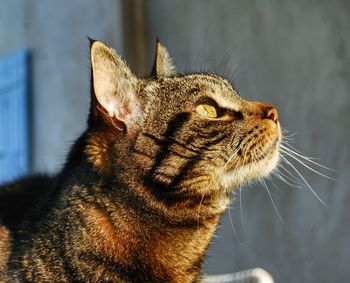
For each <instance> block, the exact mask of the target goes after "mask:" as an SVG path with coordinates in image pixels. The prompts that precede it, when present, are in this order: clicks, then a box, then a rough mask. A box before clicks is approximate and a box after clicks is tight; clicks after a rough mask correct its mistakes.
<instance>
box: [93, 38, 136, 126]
mask: <svg viewBox="0 0 350 283" xmlns="http://www.w3.org/2000/svg"><path fill="white" fill-rule="evenodd" d="M91 64H92V89H91V91H92V92H93V94H94V97H95V98H96V99H97V102H98V103H95V104H96V105H95V106H96V107H94V108H98V109H92V110H94V111H95V112H97V115H104V116H106V118H108V119H110V120H113V121H116V122H117V123H116V124H119V125H120V124H121V125H123V124H124V126H125V127H126V128H128V127H132V126H133V125H134V123H135V121H137V119H140V116H141V107H140V103H139V101H138V98H137V95H136V85H137V79H136V77H135V76H134V75H133V74H132V73H131V71H130V69H129V68H128V66H127V65H126V64H125V62H124V61H123V60H122V59H121V58H120V57H119V56H118V55H117V53H116V52H115V51H114V50H113V49H112V48H110V47H109V46H107V45H106V44H104V43H102V42H100V41H93V42H92V43H91ZM101 106H102V109H101Z"/></svg>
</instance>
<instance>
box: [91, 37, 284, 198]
mask: <svg viewBox="0 0 350 283" xmlns="http://www.w3.org/2000/svg"><path fill="white" fill-rule="evenodd" d="M91 64H92V90H91V91H92V106H91V113H90V118H89V127H90V128H91V129H92V134H91V139H90V141H89V143H88V146H87V149H86V152H87V154H88V158H89V160H90V161H91V162H92V163H93V164H94V166H95V167H96V168H97V169H99V170H101V171H105V172H110V173H111V172H113V171H114V170H115V168H114V167H116V166H119V167H120V166H121V167H122V168H123V167H125V168H129V169H128V170H131V169H130V168H133V170H134V171H133V172H138V173H139V176H140V178H143V179H144V181H145V182H148V183H149V184H151V185H152V184H153V185H155V186H157V187H160V188H163V189H164V190H167V189H172V190H174V189H178V190H181V191H186V192H200V193H202V192H203V190H205V191H206V193H208V190H209V191H210V190H212V191H215V190H221V191H223V190H224V191H229V190H232V189H233V188H235V187H237V186H238V185H240V184H241V183H244V182H247V181H250V180H253V179H256V178H260V177H264V176H266V175H268V174H269V173H270V172H271V170H273V169H274V167H275V166H276V164H277V162H278V158H279V157H278V156H279V153H278V152H279V145H280V141H281V130H280V125H279V122H278V114H277V111H276V109H275V108H274V107H273V106H272V105H270V104H266V103H262V102H252V101H247V100H244V99H243V98H241V97H240V96H239V95H238V94H237V92H236V91H235V90H234V89H233V87H232V85H231V84H230V83H229V82H228V81H227V80H225V79H223V78H221V77H219V76H217V75H215V74H208V73H198V74H190V75H183V74H177V73H176V71H175V67H174V65H173V62H172V60H171V58H170V57H169V54H168V52H167V50H166V49H165V48H164V47H163V46H161V45H160V44H159V43H157V51H156V59H155V64H154V69H153V75H152V76H151V77H150V78H148V79H138V78H136V77H135V76H134V75H133V74H132V72H131V71H130V69H129V68H128V67H127V65H126V64H125V62H124V61H123V60H122V59H121V58H120V57H119V56H118V55H117V54H116V53H115V51H114V50H113V49H112V48H110V47H108V46H107V45H105V44H104V43H102V42H99V41H94V42H92V44H91Z"/></svg>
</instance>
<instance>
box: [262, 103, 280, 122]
mask: <svg viewBox="0 0 350 283" xmlns="http://www.w3.org/2000/svg"><path fill="white" fill-rule="evenodd" d="M265 113H266V116H265V118H267V119H271V120H272V121H274V122H276V123H277V121H278V112H277V109H276V108H275V107H273V106H269V107H268V108H267V109H266V110H265Z"/></svg>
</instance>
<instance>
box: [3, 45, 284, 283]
mask: <svg viewBox="0 0 350 283" xmlns="http://www.w3.org/2000/svg"><path fill="white" fill-rule="evenodd" d="M91 50H92V51H91V52H92V54H93V56H92V89H91V94H92V96H91V109H90V116H89V119H88V128H87V130H86V131H85V132H84V133H83V134H82V136H81V137H80V138H79V139H78V140H77V141H76V143H75V144H74V145H73V147H72V149H71V152H70V154H69V156H68V158H67V162H66V164H65V166H64V168H63V169H62V171H61V172H60V173H59V174H58V175H57V176H56V177H52V178H51V177H40V178H43V179H40V178H39V179H36V178H38V177H36V178H32V179H28V180H26V182H24V183H23V182H20V183H16V184H14V185H9V186H5V187H3V188H0V204H1V203H6V205H7V207H9V209H7V210H4V209H3V210H1V207H0V219H1V222H0V251H1V254H0V280H1V278H2V280H4V281H7V282H198V281H200V269H201V263H202V261H203V258H204V255H205V252H206V250H207V247H208V246H209V244H210V241H211V239H212V236H213V233H214V231H215V229H216V227H217V225H218V222H219V219H220V216H221V215H222V213H223V212H224V211H225V208H226V206H227V204H228V202H229V193H230V192H231V191H232V190H233V189H234V188H235V187H237V186H238V185H240V184H242V183H244V182H247V181H250V180H252V179H254V178H257V177H263V176H265V175H267V174H268V173H269V172H270V171H271V170H272V169H273V168H274V167H275V165H276V163H277V161H278V147H279V142H280V139H281V133H280V126H279V123H278V117H277V112H276V110H275V109H274V108H273V107H272V106H271V105H269V104H265V103H260V102H249V101H246V100H244V99H242V98H241V97H240V96H239V95H238V94H237V93H236V91H235V90H234V89H233V87H232V86H231V84H230V83H229V82H228V81H226V80H225V79H223V78H221V77H219V76H217V75H214V74H191V75H182V74H175V73H174V70H175V69H174V66H172V65H166V64H172V63H171V62H172V61H171V60H170V57H169V56H168V53H167V51H166V49H165V48H164V47H161V46H159V45H158V48H157V50H158V52H160V53H161V52H163V54H157V56H160V59H159V60H157V59H156V60H155V62H157V63H156V64H155V68H156V70H154V75H153V77H151V78H149V79H136V78H135V77H134V75H132V74H131V72H130V71H129V70H128V69H127V66H126V64H125V63H124V62H122V61H121V59H120V57H119V56H118V55H116V53H115V52H114V51H113V50H112V49H111V48H110V47H108V46H106V45H104V44H103V43H101V42H97V43H96V42H92V47H91ZM164 52H166V54H165V53H164ZM162 58H163V59H162ZM164 58H167V60H164ZM164 64H165V65H164ZM157 68H159V70H157ZM167 70H171V72H170V71H169V72H168V71H167ZM101 80H102V81H101ZM104 80H107V81H108V83H104ZM96 84H98V87H94V86H95V85H96ZM208 101H209V102H208ZM204 102H205V103H212V104H213V105H214V106H215V107H216V109H217V113H218V115H219V116H218V117H217V118H206V117H202V116H201V115H199V114H198V113H197V112H196V110H195V109H196V106H197V105H198V104H201V103H204ZM135 107H136V108H135ZM18 186H19V187H23V188H21V189H16V188H15V189H13V187H18ZM17 191H18V194H13V192H17ZM14 195H16V197H15V198H14V197H13V196H14ZM25 195H26V196H27V198H26V201H25V205H24V206H23V207H16V205H15V203H16V201H17V200H18V201H23V200H21V197H22V196H25ZM1 276H2V277H1Z"/></svg>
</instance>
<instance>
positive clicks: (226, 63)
mask: <svg viewBox="0 0 350 283" xmlns="http://www.w3.org/2000/svg"><path fill="white" fill-rule="evenodd" d="M147 3H148V14H149V17H148V19H149V23H150V25H149V30H150V33H151V37H152V38H155V37H156V36H158V37H160V39H161V40H162V41H163V42H164V43H165V44H166V45H167V46H168V48H169V50H170V52H171V53H172V54H173V57H174V58H175V62H176V63H177V65H178V66H179V67H180V70H182V71H193V70H197V71H198V69H200V68H202V69H206V70H211V71H213V70H217V71H219V72H221V73H223V74H224V75H226V76H227V77H229V78H231V76H232V75H233V78H234V82H235V86H236V87H237V88H238V90H239V91H240V93H241V95H242V96H243V97H245V98H248V99H254V100H263V101H267V102H270V103H273V104H274V105H276V106H277V108H278V109H279V115H280V120H281V123H282V126H283V127H284V128H285V129H287V130H288V131H289V132H290V133H294V132H298V134H297V135H296V136H295V142H294V146H295V147H297V148H298V149H300V150H301V151H302V152H303V153H305V154H306V155H311V156H314V157H317V158H318V159H319V162H321V163H322V164H324V165H327V166H329V167H331V168H334V169H336V170H337V172H335V173H331V172H330V175H331V176H332V177H335V178H336V179H337V180H338V181H336V182H334V181H330V180H327V179H325V178H323V177H320V176H318V175H316V174H313V173H312V172H310V171H309V170H307V169H306V168H301V167H300V166H299V167H298V169H300V171H301V173H302V174H303V175H304V176H305V178H306V179H307V180H308V182H309V183H310V185H311V186H312V187H313V188H314V190H315V191H316V192H317V194H318V195H319V196H320V197H321V198H322V199H323V200H324V201H325V203H326V204H327V208H326V207H324V206H323V205H322V204H321V203H320V202H319V201H318V200H317V199H316V198H315V196H314V195H313V194H312V193H311V192H310V190H308V189H307V188H306V187H304V188H302V189H295V188H291V187H289V186H287V185H285V184H283V183H282V182H279V181H278V179H277V178H276V177H272V178H271V181H267V185H268V188H269V190H270V191H271V194H272V197H273V199H274V202H275V204H276V206H277V208H278V211H279V213H280V214H281V217H282V218H283V221H284V222H285V225H286V227H287V228H285V227H283V225H282V223H281V221H280V220H279V218H278V215H277V213H276V211H275V210H274V208H273V205H272V203H271V200H270V199H269V196H268V194H267V192H266V189H265V188H264V187H263V186H262V185H261V184H256V185H255V186H249V187H244V188H243V190H242V192H241V207H240V201H239V192H238V191H237V193H236V194H235V195H234V196H233V198H236V200H235V201H233V203H232V205H231V207H232V209H231V210H230V213H231V215H232V223H233V224H234V227H235V229H236V232H237V234H238V237H236V236H235V235H234V233H233V228H232V225H231V222H230V217H229V215H228V214H227V215H225V217H224V218H223V220H222V225H221V228H220V229H219V231H218V233H217V238H216V239H215V240H214V244H213V246H212V247H211V248H210V250H209V256H208V258H207V261H206V265H205V268H206V271H207V272H208V273H219V272H232V271H238V270H241V269H245V268H250V267H255V266H260V267H263V268H266V269H267V270H268V271H269V272H271V273H272V274H273V276H274V277H275V279H276V281H277V282H349V280H350V269H349V268H348V265H349V261H350V227H349V225H348V223H349V218H350V209H349V208H348V203H347V201H348V200H349V199H350V190H349V185H348V184H349V177H348V175H349V172H350V170H349V169H350V152H349V151H350V150H349V145H350V133H349V127H350V111H349V110H350V71H349V70H350V69H349V65H350V37H349V31H350V2H349V1H347V0H344V1H280V0H268V1H258V0H257V1H251V0H249V1H247V0H242V1H223V0H216V1H189V0H181V1H180V0H178V1H161V0H152V1H148V2H147ZM294 163H295V162H294ZM285 167H286V168H287V167H288V166H285ZM294 175H296V174H295V173H294ZM274 184H275V185H274ZM275 186H276V187H275ZM241 211H242V212H243V216H242V218H243V221H242V219H241V215H240V212H241ZM242 222H243V223H242Z"/></svg>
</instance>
